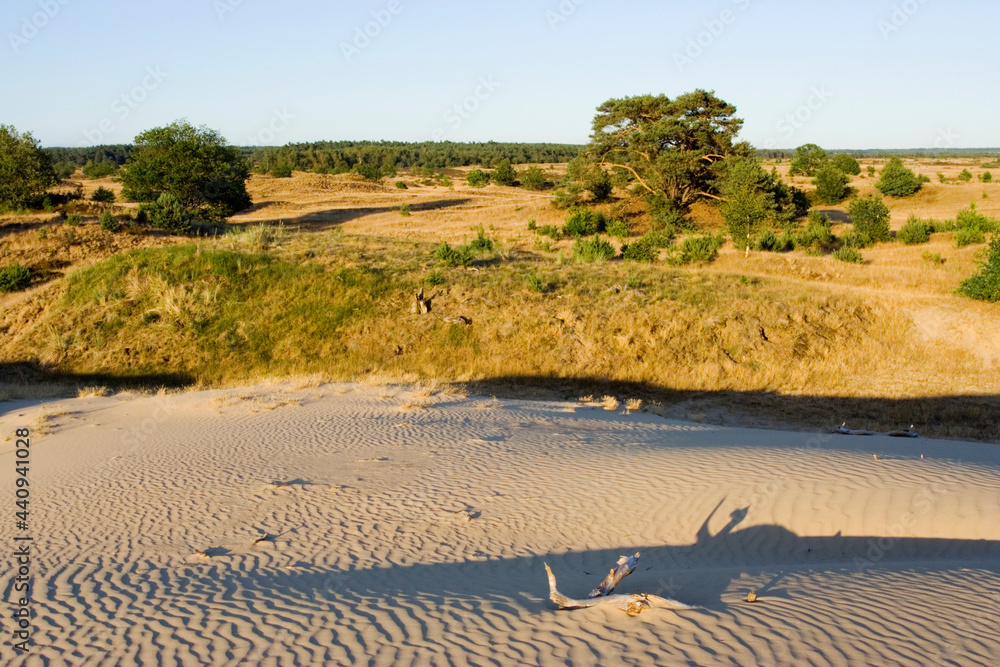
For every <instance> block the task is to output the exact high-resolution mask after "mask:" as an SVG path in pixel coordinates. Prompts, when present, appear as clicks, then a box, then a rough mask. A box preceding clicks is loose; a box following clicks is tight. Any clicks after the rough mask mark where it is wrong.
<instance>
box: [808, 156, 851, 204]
mask: <svg viewBox="0 0 1000 667" xmlns="http://www.w3.org/2000/svg"><path fill="white" fill-rule="evenodd" d="M850 180H851V179H850V178H848V177H847V175H846V174H845V173H844V172H842V171H841V170H840V169H838V168H837V167H835V166H834V165H833V164H825V165H823V166H822V167H820V168H819V170H817V171H816V178H814V179H813V185H815V186H816V198H817V199H818V200H819V201H820V202H821V203H823V204H838V203H840V202H841V201H843V200H844V197H846V196H847V193H848V187H847V184H848V183H849V182H850Z"/></svg>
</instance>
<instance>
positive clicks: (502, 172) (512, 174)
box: [490, 158, 517, 185]
mask: <svg viewBox="0 0 1000 667" xmlns="http://www.w3.org/2000/svg"><path fill="white" fill-rule="evenodd" d="M490 177H491V178H492V179H493V182H494V183H496V184H497V185H514V183H516V182H517V172H516V171H514V167H512V166H510V160H508V159H506V158H504V159H503V160H501V161H500V164H498V165H497V168H496V170H495V171H494V172H493V173H492V174H491V175H490Z"/></svg>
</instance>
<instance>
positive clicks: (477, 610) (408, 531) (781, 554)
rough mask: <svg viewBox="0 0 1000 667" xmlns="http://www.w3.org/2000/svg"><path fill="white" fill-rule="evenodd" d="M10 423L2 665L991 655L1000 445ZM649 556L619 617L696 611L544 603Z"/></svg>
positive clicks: (460, 419)
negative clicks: (12, 582)
mask: <svg viewBox="0 0 1000 667" xmlns="http://www.w3.org/2000/svg"><path fill="white" fill-rule="evenodd" d="M7 407H8V408H10V407H13V408H14V409H13V410H12V411H10V412H7V413H6V414H5V415H4V416H3V417H2V418H0V421H2V422H3V428H4V432H6V433H12V431H13V429H14V428H18V427H24V426H29V427H31V428H32V429H33V431H34V438H33V444H32V450H31V451H32V468H31V473H30V474H31V484H32V487H31V488H32V514H31V525H32V530H31V532H32V535H33V536H34V538H35V541H34V543H33V548H34V549H35V554H36V560H35V561H34V563H33V566H32V567H33V568H35V569H34V577H35V579H34V587H35V588H34V599H35V603H34V609H35V612H36V618H35V626H36V633H35V636H34V641H35V647H34V648H33V650H32V655H33V656H34V658H26V657H20V658H12V657H11V656H10V653H9V647H5V648H4V654H3V655H4V660H5V661H7V662H8V664H25V665H27V664H40V663H39V662H38V661H39V659H45V660H49V661H51V662H52V663H54V664H62V663H72V664H94V665H98V664H109V665H110V664H132V663H140V662H141V663H170V664H174V663H176V664H199V663H200V664H242V663H260V664H282V665H286V664H302V665H306V664H310V665H312V664H323V663H326V664H376V665H390V664H393V665H396V664H414V665H432V664H543V665H553V664H603V665H608V664H650V665H652V664H660V665H662V664H699V665H707V664H747V665H777V664H833V665H856V664H912V665H920V664H959V665H966V664H969V665H972V664H995V662H996V660H997V659H998V658H1000V635H998V634H997V632H996V627H997V625H998V623H1000V612H998V609H1000V605H998V602H1000V565H998V562H1000V561H998V556H1000V448H997V447H996V446H992V445H984V444H976V443H967V442H944V441H930V440H910V439H894V438H885V437H865V438H852V437H846V436H828V435H810V434H804V433H786V432H777V431H754V430H746V429H731V428H723V427H716V426H709V425H703V424H693V423H685V422H679V421H670V420H664V419H661V418H658V417H655V416H652V415H649V414H643V413H633V414H630V415H624V414H619V413H615V412H609V411H607V410H603V409H601V408H599V407H594V406H584V405H581V404H572V403H561V402H528V401H517V400H490V399H483V398H481V397H475V396H461V395H451V394H447V393H433V392H428V391H426V390H423V391H419V390H413V389H407V388H402V387H394V386H365V385H350V384H342V385H320V386H319V387H301V386H297V385H272V386H258V387H251V388H243V389H234V390H219V391H210V392H194V393H188V394H176V395H167V396H158V397H142V396H130V395H124V396H116V397H100V398H98V397H94V398H83V399H74V400H66V401H58V402H52V403H47V404H45V405H35V406H30V405H27V404H18V405H14V406H11V405H10V404H8V405H7ZM824 426H825V425H824ZM13 449H14V443H13V440H11V439H9V440H7V441H6V442H5V443H3V444H2V445H0V469H2V470H3V475H2V477H0V479H2V481H0V484H3V488H5V489H11V488H13V470H12V469H13V458H14V455H13ZM8 497H12V496H10V495H9V494H8ZM13 534H14V527H13V525H12V522H11V521H5V522H3V524H2V525H0V539H2V540H4V544H11V543H12V542H11V540H12V538H13ZM635 551H641V552H642V560H641V561H640V566H639V568H638V570H637V571H636V573H635V574H633V575H632V576H631V577H630V578H629V579H627V580H626V581H625V582H624V583H623V585H622V586H621V587H620V588H619V591H618V592H648V593H654V594H659V595H664V596H668V597H674V598H677V599H679V600H681V601H683V602H686V603H689V604H692V605H696V606H697V607H698V608H697V609H695V610H691V611H683V612H673V611H666V610H657V611H651V612H646V613H644V614H642V615H641V616H639V617H637V618H629V617H627V616H625V615H624V614H622V613H621V612H618V611H615V610H605V609H590V610H581V611H574V612H568V611H557V610H555V609H554V608H553V605H552V604H551V603H550V602H549V601H548V600H547V586H546V580H545V572H544V568H543V566H542V563H543V561H544V562H548V563H549V564H550V565H551V566H552V568H553V570H554V572H555V573H556V575H557V576H558V577H559V585H560V589H561V590H563V591H564V592H566V593H567V594H570V595H575V596H583V595H585V594H586V592H587V591H589V590H590V588H591V587H592V586H593V585H595V584H596V583H597V581H599V580H600V579H601V578H602V577H603V575H604V573H605V572H606V570H607V569H608V568H609V567H610V566H611V565H612V564H613V563H614V561H615V560H616V559H617V557H618V555H619V554H627V553H633V552H635ZM5 571H10V569H9V565H8V568H7V569H5ZM4 585H5V586H8V588H7V591H6V592H7V593H8V594H7V596H6V597H5V599H6V600H8V601H9V599H10V589H9V582H6V581H5V582H4ZM750 590H755V591H756V592H757V594H758V595H759V596H760V601H759V602H758V603H756V604H753V605H751V604H747V603H746V602H743V601H742V600H743V599H744V598H745V597H746V595H747V593H748V592H749V591H750ZM4 616H5V618H4V621H3V622H2V625H3V631H4V633H5V634H8V633H9V631H10V628H9V625H10V620H9V618H10V616H9V614H5V615H4Z"/></svg>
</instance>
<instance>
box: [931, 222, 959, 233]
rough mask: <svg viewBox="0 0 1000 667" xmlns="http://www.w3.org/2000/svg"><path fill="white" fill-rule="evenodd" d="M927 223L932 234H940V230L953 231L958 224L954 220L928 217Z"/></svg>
mask: <svg viewBox="0 0 1000 667" xmlns="http://www.w3.org/2000/svg"><path fill="white" fill-rule="evenodd" d="M927 224H928V225H930V228H931V232H932V233H934V234H940V233H942V232H953V231H955V229H957V227H958V225H956V224H955V221H954V220H934V219H929V220H928V221H927Z"/></svg>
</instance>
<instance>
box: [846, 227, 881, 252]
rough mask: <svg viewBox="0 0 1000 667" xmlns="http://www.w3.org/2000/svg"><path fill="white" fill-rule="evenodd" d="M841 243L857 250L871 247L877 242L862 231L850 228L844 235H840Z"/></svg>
mask: <svg viewBox="0 0 1000 667" xmlns="http://www.w3.org/2000/svg"><path fill="white" fill-rule="evenodd" d="M840 245H841V247H844V248H854V249H856V250H857V249H861V248H870V247H872V246H873V245H875V242H874V241H872V240H871V238H870V237H868V236H867V235H865V234H862V233H860V232H859V231H858V230H856V229H849V230H847V232H845V233H844V235H843V236H841V237H840Z"/></svg>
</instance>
